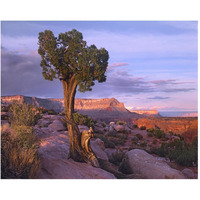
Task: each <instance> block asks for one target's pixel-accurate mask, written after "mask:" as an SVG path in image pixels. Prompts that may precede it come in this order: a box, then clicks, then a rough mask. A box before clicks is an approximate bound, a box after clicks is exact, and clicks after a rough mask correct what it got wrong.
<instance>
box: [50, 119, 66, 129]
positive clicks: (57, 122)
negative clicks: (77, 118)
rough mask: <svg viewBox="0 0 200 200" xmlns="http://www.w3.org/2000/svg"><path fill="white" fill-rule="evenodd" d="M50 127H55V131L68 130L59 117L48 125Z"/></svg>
mask: <svg viewBox="0 0 200 200" xmlns="http://www.w3.org/2000/svg"><path fill="white" fill-rule="evenodd" d="M48 128H51V129H54V130H55V131H63V130H66V127H65V126H64V125H63V123H62V122H61V121H60V120H58V119H56V120H54V121H53V123H52V124H50V125H49V126H48Z"/></svg>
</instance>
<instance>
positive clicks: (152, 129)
mask: <svg viewBox="0 0 200 200" xmlns="http://www.w3.org/2000/svg"><path fill="white" fill-rule="evenodd" d="M154 130H155V129H154V128H149V129H147V132H150V133H153V132H154Z"/></svg>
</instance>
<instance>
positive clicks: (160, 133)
mask: <svg viewBox="0 0 200 200" xmlns="http://www.w3.org/2000/svg"><path fill="white" fill-rule="evenodd" d="M153 135H154V137H156V138H158V139H160V138H165V136H166V135H165V133H164V131H162V130H160V129H154V132H153Z"/></svg>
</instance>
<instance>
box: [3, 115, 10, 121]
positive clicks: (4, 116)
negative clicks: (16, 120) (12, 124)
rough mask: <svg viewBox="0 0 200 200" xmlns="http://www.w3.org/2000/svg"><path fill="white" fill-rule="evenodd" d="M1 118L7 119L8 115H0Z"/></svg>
mask: <svg viewBox="0 0 200 200" xmlns="http://www.w3.org/2000/svg"><path fill="white" fill-rule="evenodd" d="M1 120H9V116H8V115H1Z"/></svg>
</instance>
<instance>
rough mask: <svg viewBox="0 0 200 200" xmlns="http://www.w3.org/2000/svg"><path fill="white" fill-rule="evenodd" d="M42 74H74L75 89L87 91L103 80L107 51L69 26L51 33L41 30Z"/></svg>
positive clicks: (66, 76) (55, 76) (50, 77)
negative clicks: (91, 43) (90, 43)
mask: <svg viewBox="0 0 200 200" xmlns="http://www.w3.org/2000/svg"><path fill="white" fill-rule="evenodd" d="M38 40H39V43H38V44H39V49H38V53H39V54H40V55H41V58H42V60H41V63H40V66H41V67H42V70H43V71H42V74H43V76H44V78H45V79H47V80H50V81H52V80H53V79H60V80H64V81H67V80H70V79H71V78H72V77H75V79H76V81H77V85H78V86H79V91H81V92H85V91H91V87H92V86H93V85H94V84H95V80H97V81H98V82H104V81H105V80H106V76H105V71H106V69H107V66H108V59H109V55H108V51H106V49H104V48H100V49H98V48H97V47H96V46H95V45H91V46H88V45H87V43H86V41H84V40H83V35H82V33H81V32H79V31H77V30H75V29H73V30H72V31H68V32H65V33H60V34H59V35H58V37H55V36H54V34H53V32H52V31H50V30H45V31H44V32H40V33H39V37H38Z"/></svg>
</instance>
